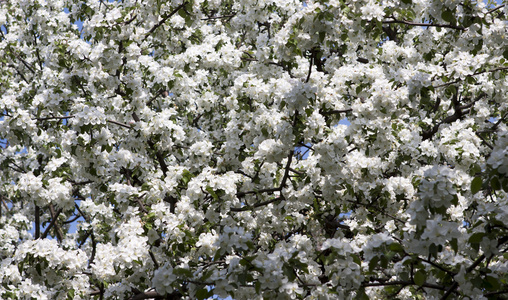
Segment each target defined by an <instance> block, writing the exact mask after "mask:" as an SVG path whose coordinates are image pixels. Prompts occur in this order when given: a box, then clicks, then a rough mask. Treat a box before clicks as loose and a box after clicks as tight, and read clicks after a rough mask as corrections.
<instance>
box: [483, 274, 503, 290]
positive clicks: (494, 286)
mask: <svg viewBox="0 0 508 300" xmlns="http://www.w3.org/2000/svg"><path fill="white" fill-rule="evenodd" d="M485 282H486V284H484V286H485V288H486V289H488V290H491V291H496V290H499V288H500V287H501V283H500V282H499V278H495V277H492V276H485Z"/></svg>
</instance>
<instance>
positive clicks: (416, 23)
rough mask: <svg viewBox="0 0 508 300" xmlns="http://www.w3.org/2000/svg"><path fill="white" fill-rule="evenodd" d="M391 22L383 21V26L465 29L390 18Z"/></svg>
mask: <svg viewBox="0 0 508 300" xmlns="http://www.w3.org/2000/svg"><path fill="white" fill-rule="evenodd" d="M392 19H393V20H392V21H383V22H382V23H383V24H405V25H410V26H421V27H441V28H451V29H457V30H464V29H465V28H464V27H462V26H455V25H450V24H432V23H418V22H410V21H406V20H397V19H395V18H394V17H392Z"/></svg>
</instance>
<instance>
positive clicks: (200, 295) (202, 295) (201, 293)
mask: <svg viewBox="0 0 508 300" xmlns="http://www.w3.org/2000/svg"><path fill="white" fill-rule="evenodd" d="M210 292H211V290H210V291H208V289H206V288H204V289H199V290H197V291H196V299H198V300H203V299H206V298H208V297H211V296H213V294H212V293H210Z"/></svg>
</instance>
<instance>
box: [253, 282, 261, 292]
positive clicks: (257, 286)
mask: <svg viewBox="0 0 508 300" xmlns="http://www.w3.org/2000/svg"><path fill="white" fill-rule="evenodd" d="M254 288H255V289H256V294H258V295H259V293H261V282H259V281H256V283H255V284H254Z"/></svg>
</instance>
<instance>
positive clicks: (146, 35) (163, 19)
mask: <svg viewBox="0 0 508 300" xmlns="http://www.w3.org/2000/svg"><path fill="white" fill-rule="evenodd" d="M186 4H187V1H184V2H183V3H182V4H180V5H178V6H177V7H176V8H175V9H174V10H173V11H172V12H171V13H169V14H168V15H167V16H165V17H164V18H162V20H160V21H159V23H157V24H155V26H153V27H152V29H150V31H148V32H147V33H146V34H145V39H146V38H148V37H149V36H150V35H151V34H152V33H153V32H154V31H155V30H157V28H159V27H161V26H162V24H164V23H165V22H166V21H167V20H168V19H169V18H171V17H172V16H173V15H174V14H176V13H177V12H178V11H179V10H180V9H182V8H183V7H184V6H185V5H186Z"/></svg>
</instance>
